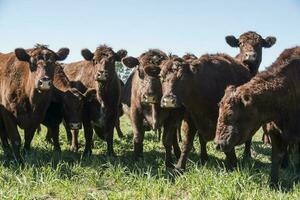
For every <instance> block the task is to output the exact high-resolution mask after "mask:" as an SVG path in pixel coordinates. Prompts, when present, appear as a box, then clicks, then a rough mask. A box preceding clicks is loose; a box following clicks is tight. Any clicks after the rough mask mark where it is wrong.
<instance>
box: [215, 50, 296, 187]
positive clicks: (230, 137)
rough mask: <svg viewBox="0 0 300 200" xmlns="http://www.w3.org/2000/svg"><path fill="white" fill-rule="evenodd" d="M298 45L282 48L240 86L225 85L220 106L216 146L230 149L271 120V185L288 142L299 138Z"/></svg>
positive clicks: (223, 149) (226, 149)
mask: <svg viewBox="0 0 300 200" xmlns="http://www.w3.org/2000/svg"><path fill="white" fill-rule="evenodd" d="M299 51H300V48H299V47H296V48H292V49H287V50H285V51H284V52H283V53H282V54H281V55H280V56H279V58H278V59H277V60H276V62H274V63H273V64H272V65H271V66H270V67H269V68H267V69H266V70H265V71H263V72H261V73H258V74H257V75H256V76H255V77H254V78H252V79H251V81H250V82H248V83H246V84H244V85H242V86H240V87H237V88H236V87H234V86H231V87H228V88H227V89H226V92H225V95H224V97H223V98H222V101H221V103H220V109H219V119H218V124H217V131H216V138H215V142H216V143H217V149H219V150H222V151H224V152H228V151H230V150H231V149H232V148H233V147H234V146H236V145H239V144H241V143H243V142H245V141H246V140H247V139H249V138H251V137H252V136H253V135H254V134H255V132H256V131H257V130H258V128H259V127H260V126H261V125H262V124H265V123H267V122H270V121H273V123H275V124H276V127H277V128H276V129H277V130H279V131H275V134H274V132H272V131H271V132H270V137H271V141H272V169H271V180H270V181H271V185H277V183H278V174H279V167H280V163H281V162H282V159H283V156H284V153H285V152H286V148H287V145H288V144H290V143H297V142H299V141H300V134H299V131H300V126H299V119H300V118H299V113H300V112H299V111H300V107H299V101H300V56H299V55H298V54H297V53H296V52H299Z"/></svg>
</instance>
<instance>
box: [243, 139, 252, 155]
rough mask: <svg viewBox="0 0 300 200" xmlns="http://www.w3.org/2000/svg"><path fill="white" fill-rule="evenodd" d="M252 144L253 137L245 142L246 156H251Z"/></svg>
mask: <svg viewBox="0 0 300 200" xmlns="http://www.w3.org/2000/svg"><path fill="white" fill-rule="evenodd" d="M251 144H252V138H251V139H249V140H248V141H246V142H245V150H244V157H245V158H251Z"/></svg>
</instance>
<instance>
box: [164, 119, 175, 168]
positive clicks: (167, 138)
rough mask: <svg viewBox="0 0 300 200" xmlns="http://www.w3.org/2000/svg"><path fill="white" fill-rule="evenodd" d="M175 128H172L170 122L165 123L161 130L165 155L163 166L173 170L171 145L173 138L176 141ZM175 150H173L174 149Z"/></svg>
mask: <svg viewBox="0 0 300 200" xmlns="http://www.w3.org/2000/svg"><path fill="white" fill-rule="evenodd" d="M175 134H176V126H175V127H172V124H171V122H169V121H168V122H167V123H166V124H165V125H164V130H163V145H164V147H165V151H166V155H165V165H166V168H174V165H173V159H172V145H173V144H174V140H173V139H174V138H175V140H177V138H176V136H175V137H174V135H175ZM174 150H175V149H174Z"/></svg>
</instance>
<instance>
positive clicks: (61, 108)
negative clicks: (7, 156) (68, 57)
mask: <svg viewBox="0 0 300 200" xmlns="http://www.w3.org/2000/svg"><path fill="white" fill-rule="evenodd" d="M53 86H54V91H53V95H52V99H51V103H50V106H49V108H48V110H47V112H46V116H45V119H44V120H43V121H42V124H43V125H45V126H46V127H47V136H46V140H47V141H48V142H51V143H53V145H54V150H56V151H60V145H59V124H60V123H61V122H62V121H63V120H64V123H65V124H66V125H67V126H68V127H70V129H71V130H72V131H73V132H77V131H78V130H79V129H80V128H81V121H82V118H81V117H82V108H83V103H84V101H91V98H93V96H94V95H95V94H96V90H95V89H89V90H87V91H86V92H85V94H82V93H81V92H80V91H78V90H77V89H76V88H73V87H71V82H70V80H69V79H68V78H67V76H66V74H65V73H64V71H63V67H62V66H61V65H59V66H57V67H56V70H55V72H54V80H53ZM99 117H100V116H99ZM30 142H31V141H26V140H25V144H27V145H28V146H27V150H29V148H30ZM77 145H78V144H77ZM25 146H26V145H25ZM71 150H74V151H76V150H78V146H76V143H75V142H74V141H73V143H72V145H71Z"/></svg>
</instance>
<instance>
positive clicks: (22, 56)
mask: <svg viewBox="0 0 300 200" xmlns="http://www.w3.org/2000/svg"><path fill="white" fill-rule="evenodd" d="M15 54H16V57H17V58H18V60H20V61H25V62H30V56H29V55H28V54H27V52H26V51H25V49H23V48H17V49H15Z"/></svg>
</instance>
